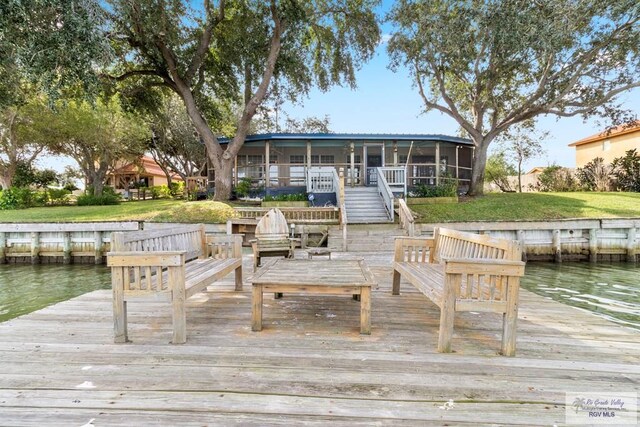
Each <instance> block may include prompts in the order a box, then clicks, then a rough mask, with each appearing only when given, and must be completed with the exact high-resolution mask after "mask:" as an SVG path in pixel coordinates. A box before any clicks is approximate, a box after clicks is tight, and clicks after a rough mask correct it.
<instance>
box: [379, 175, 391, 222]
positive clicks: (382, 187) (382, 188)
mask: <svg viewBox="0 0 640 427" xmlns="http://www.w3.org/2000/svg"><path fill="white" fill-rule="evenodd" d="M376 173H377V174H378V179H377V181H378V193H379V194H380V196H382V200H383V201H384V205H385V208H386V209H387V215H388V216H389V219H390V220H391V221H393V216H394V212H393V199H394V196H393V191H391V187H389V183H387V179H386V178H385V175H384V173H383V171H382V168H376Z"/></svg>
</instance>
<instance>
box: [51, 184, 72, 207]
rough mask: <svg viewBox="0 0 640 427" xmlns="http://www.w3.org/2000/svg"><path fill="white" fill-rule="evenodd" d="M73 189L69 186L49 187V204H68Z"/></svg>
mask: <svg viewBox="0 0 640 427" xmlns="http://www.w3.org/2000/svg"><path fill="white" fill-rule="evenodd" d="M70 194H71V191H69V190H68V189H67V188H59V189H58V188H49V189H47V196H48V199H49V204H51V205H53V206H58V205H66V204H68V203H69V195H70Z"/></svg>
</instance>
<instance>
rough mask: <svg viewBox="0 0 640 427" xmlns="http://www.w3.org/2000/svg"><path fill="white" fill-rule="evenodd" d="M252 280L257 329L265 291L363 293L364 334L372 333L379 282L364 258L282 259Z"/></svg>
mask: <svg viewBox="0 0 640 427" xmlns="http://www.w3.org/2000/svg"><path fill="white" fill-rule="evenodd" d="M251 283H252V285H253V308H252V312H251V329H252V330H253V331H261V330H262V301H263V294H264V293H265V292H267V293H270V292H273V293H276V294H277V293H301V294H320V295H354V296H360V333H361V334H367V335H368V334H370V333H371V287H372V286H373V285H376V283H375V282H374V280H373V275H372V274H371V272H370V271H369V268H368V267H367V266H366V264H365V263H364V261H362V260H333V261H313V260H292V259H279V260H277V261H276V262H275V263H273V264H271V265H268V266H265V267H263V268H261V269H260V270H259V271H258V272H257V273H256V275H255V276H254V277H253V279H251Z"/></svg>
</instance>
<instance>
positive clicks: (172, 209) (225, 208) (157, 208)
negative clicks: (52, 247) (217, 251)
mask: <svg viewBox="0 0 640 427" xmlns="http://www.w3.org/2000/svg"><path fill="white" fill-rule="evenodd" d="M230 215H233V209H232V208H231V207H230V206H229V205H226V204H224V203H219V202H210V201H202V202H184V201H181V200H145V201H132V202H122V203H120V204H119V205H112V206H55V207H42V208H30V209H19V210H11V211H0V222H82V221H156V222H183V223H188V222H194V223H199V222H207V223H224V222H226V221H227V218H229V216H230Z"/></svg>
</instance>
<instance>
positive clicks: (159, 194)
mask: <svg viewBox="0 0 640 427" xmlns="http://www.w3.org/2000/svg"><path fill="white" fill-rule="evenodd" d="M149 190H150V191H151V198H152V199H153V200H156V199H168V198H170V197H171V190H169V187H167V186H166V185H155V186H153V187H151V188H150V189H149Z"/></svg>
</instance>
